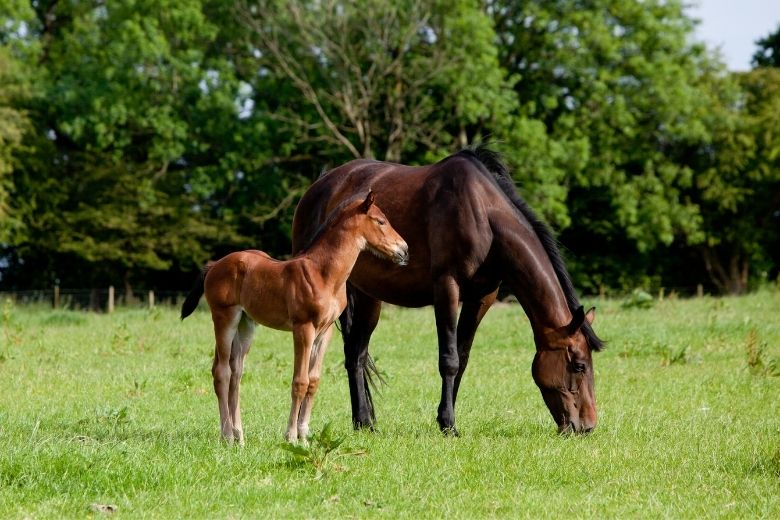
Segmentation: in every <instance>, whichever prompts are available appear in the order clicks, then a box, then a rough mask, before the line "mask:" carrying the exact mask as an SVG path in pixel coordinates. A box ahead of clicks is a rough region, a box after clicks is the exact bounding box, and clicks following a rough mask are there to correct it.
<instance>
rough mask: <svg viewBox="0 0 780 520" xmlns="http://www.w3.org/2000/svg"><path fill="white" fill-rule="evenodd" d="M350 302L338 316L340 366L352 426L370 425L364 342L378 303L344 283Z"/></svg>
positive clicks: (376, 317)
mask: <svg viewBox="0 0 780 520" xmlns="http://www.w3.org/2000/svg"><path fill="white" fill-rule="evenodd" d="M347 292H348V293H349V296H350V298H352V299H353V300H352V303H351V304H350V306H351V309H350V308H349V307H348V308H347V310H345V311H344V312H343V313H342V314H341V316H340V317H339V322H340V323H341V335H342V337H343V338H344V368H346V370H347V378H348V380H349V397H350V400H351V402H352V426H354V428H355V429H359V428H370V429H373V427H374V421H375V420H376V416H375V414H374V405H373V402H372V401H371V390H370V388H369V386H368V383H369V382H368V381H367V380H366V377H367V376H366V363H367V362H368V342H369V340H370V339H371V334H372V333H373V332H374V329H375V328H376V325H377V323H378V322H379V314H380V312H381V310H382V303H381V302H380V301H379V300H375V299H374V298H371V297H370V296H368V295H366V294H365V293H363V292H361V291H359V290H357V289H355V287H353V286H351V285H350V284H347Z"/></svg>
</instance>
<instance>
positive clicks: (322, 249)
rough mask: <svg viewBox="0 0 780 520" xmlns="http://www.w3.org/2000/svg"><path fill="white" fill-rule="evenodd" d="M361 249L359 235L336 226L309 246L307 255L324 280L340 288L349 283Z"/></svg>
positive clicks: (334, 287) (335, 287) (333, 286)
mask: <svg viewBox="0 0 780 520" xmlns="http://www.w3.org/2000/svg"><path fill="white" fill-rule="evenodd" d="M360 251H361V244H360V239H359V238H358V237H355V236H354V235H352V234H350V233H347V232H346V231H344V230H343V229H342V228H340V227H335V228H333V229H330V230H328V231H327V232H326V233H325V234H323V235H322V236H321V237H320V239H319V240H317V242H315V243H314V244H313V245H312V246H311V247H310V248H309V250H308V252H307V253H306V257H307V258H308V259H309V261H310V262H312V263H313V264H314V266H315V268H316V269H317V271H319V273H320V276H322V279H323V281H325V283H326V284H327V285H329V286H331V287H332V288H333V289H338V288H339V287H341V286H342V285H344V284H346V283H347V278H349V275H350V273H351V272H352V268H353V267H354V266H355V262H357V258H358V255H359V254H360Z"/></svg>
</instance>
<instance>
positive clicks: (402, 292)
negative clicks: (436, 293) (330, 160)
mask: <svg viewBox="0 0 780 520" xmlns="http://www.w3.org/2000/svg"><path fill="white" fill-rule="evenodd" d="M488 175H489V174H488ZM369 189H371V190H373V192H374V193H375V195H376V203H377V205H378V206H379V207H380V208H381V209H382V211H384V213H385V215H387V217H388V219H389V220H390V223H391V225H392V226H393V227H394V228H395V229H396V230H397V231H398V232H399V234H400V235H401V236H402V237H403V238H404V240H406V242H407V244H408V245H409V252H410V260H409V265H408V266H406V267H404V268H402V269H399V268H395V267H393V266H392V265H391V264H390V263H389V262H386V261H383V260H380V259H377V258H375V257H373V256H372V255H365V254H364V255H361V257H360V259H359V260H358V263H357V264H356V265H355V268H354V270H353V271H352V276H351V277H350V282H351V283H353V284H354V285H355V286H357V287H358V288H360V289H361V290H363V291H364V292H366V293H367V294H369V295H371V296H373V297H375V298H377V299H380V300H383V301H388V302H390V303H395V304H398V305H404V306H410V307H414V306H422V305H429V304H431V303H432V298H433V285H434V280H435V278H436V277H437V276H440V275H443V274H445V273H451V274H452V275H453V276H454V277H455V278H457V279H459V281H460V282H462V283H463V285H469V283H470V280H472V279H473V278H474V276H475V274H477V271H479V270H480V269H481V268H482V267H483V266H484V264H485V262H486V261H487V260H488V254H489V252H490V244H491V240H492V232H491V228H490V222H489V214H488V212H489V211H490V210H491V209H494V208H496V207H498V206H500V205H501V204H503V205H504V206H506V201H505V199H504V198H503V196H502V195H501V194H500V192H498V191H497V189H496V188H495V186H494V185H493V184H491V181H490V180H489V178H488V177H486V176H485V174H484V173H483V172H480V171H479V170H478V166H477V165H476V164H475V163H474V162H473V161H472V160H471V159H470V158H469V157H467V156H461V155H455V156H451V157H449V158H447V159H445V160H443V161H440V162H439V163H436V164H433V165H428V166H418V167H413V166H404V165H399V164H394V163H384V162H379V161H366V160H358V161H352V162H350V163H347V164H345V165H343V166H340V167H338V168H335V169H333V170H331V171H329V172H327V173H326V174H324V175H323V176H322V177H321V178H320V179H318V180H317V181H316V182H315V183H314V184H312V186H311V188H310V189H309V191H308V192H307V193H306V194H305V195H304V197H303V198H302V199H301V201H300V203H299V205H298V208H297V210H296V214H295V220H294V224H293V248H294V252H297V251H300V250H301V249H302V248H304V247H305V246H306V243H307V241H308V240H309V238H310V237H311V236H312V234H313V233H314V232H315V230H316V229H317V227H318V226H319V225H320V224H321V223H322V222H323V220H324V218H325V216H326V215H327V213H328V211H330V210H332V209H333V208H334V207H335V206H337V205H338V204H340V203H342V202H344V201H345V200H347V199H348V198H349V197H352V196H356V195H358V194H364V193H365V192H367V191H368V190H369ZM496 284H497V282H496V283H494V282H493V281H490V283H489V284H488V285H490V286H491V287H492V286H493V285H496ZM476 290H477V292H480V291H482V292H484V290H487V289H484V290H482V289H480V288H477V289H476Z"/></svg>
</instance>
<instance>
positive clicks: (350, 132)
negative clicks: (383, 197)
mask: <svg viewBox="0 0 780 520" xmlns="http://www.w3.org/2000/svg"><path fill="white" fill-rule="evenodd" d="M239 20H241V21H242V22H243V23H245V24H246V25H247V27H248V28H249V29H250V30H251V36H252V41H251V43H250V46H251V47H252V52H253V53H254V54H255V56H257V67H256V69H259V70H261V71H265V73H267V74H269V75H271V76H273V77H274V78H275V79H277V80H280V81H283V82H286V83H287V84H289V86H290V87H291V89H292V90H294V91H297V94H298V96H297V97H298V103H295V104H291V105H288V106H286V107H285V106H277V109H278V110H277V111H276V112H275V113H274V115H273V117H274V118H275V119H276V120H278V121H281V122H284V123H286V124H287V125H289V126H290V127H292V128H293V129H295V131H297V133H298V134H299V135H300V136H301V138H302V139H303V140H308V141H314V142H321V143H323V144H324V145H325V146H323V147H321V148H327V147H331V149H332V150H333V151H332V152H331V155H332V156H334V157H342V158H343V157H344V156H345V155H346V157H351V158H358V157H371V158H373V157H380V158H383V159H385V160H390V161H399V160H401V158H402V157H407V158H408V157H409V156H417V157H420V156H426V155H427V156H436V157H439V156H441V152H442V151H443V150H450V149H451V148H452V147H453V144H455V143H457V142H459V143H460V144H461V145H465V144H467V143H468V141H469V139H470V137H471V136H469V135H468V133H469V130H471V132H472V134H477V133H479V130H480V129H481V128H484V126H485V123H486V122H488V121H491V120H492V119H494V118H496V117H504V115H505V114H506V113H508V112H509V111H510V110H511V109H512V102H513V97H512V96H511V91H510V90H509V89H508V88H507V83H506V79H505V77H504V73H503V71H502V70H501V69H500V67H499V66H498V61H497V50H496V48H495V45H494V42H493V39H494V34H493V32H492V27H491V23H490V20H489V18H488V17H486V15H485V14H484V13H483V12H482V11H481V10H480V9H479V8H478V7H477V6H476V5H475V4H474V3H473V2H468V1H457V2H439V1H434V0H402V1H398V2H392V3H390V2H384V1H379V0H371V1H368V2H361V3H352V2H338V1H334V0H330V1H325V2H273V1H271V2H258V3H252V4H241V6H240V8H239ZM255 90H256V91H258V92H259V90H258V89H255ZM301 102H303V104H304V106H301Z"/></svg>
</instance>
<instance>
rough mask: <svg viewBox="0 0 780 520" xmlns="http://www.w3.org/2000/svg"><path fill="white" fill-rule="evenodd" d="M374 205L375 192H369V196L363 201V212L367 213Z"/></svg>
mask: <svg viewBox="0 0 780 520" xmlns="http://www.w3.org/2000/svg"><path fill="white" fill-rule="evenodd" d="M373 204H374V192H373V191H372V190H368V195H367V196H366V200H364V201H363V206H362V208H363V211H364V212H367V211H368V209H369V208H370V207H371V206H372V205H373Z"/></svg>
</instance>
